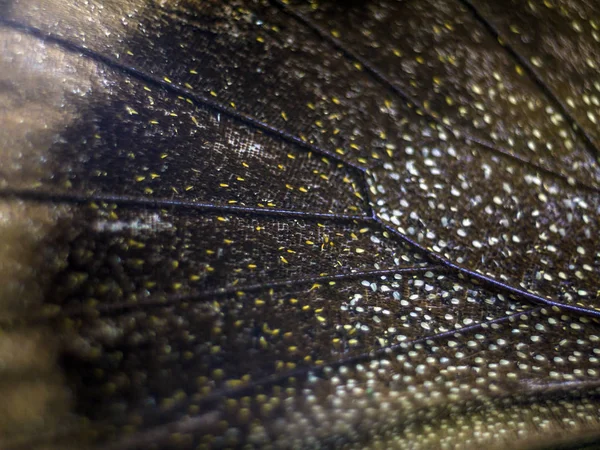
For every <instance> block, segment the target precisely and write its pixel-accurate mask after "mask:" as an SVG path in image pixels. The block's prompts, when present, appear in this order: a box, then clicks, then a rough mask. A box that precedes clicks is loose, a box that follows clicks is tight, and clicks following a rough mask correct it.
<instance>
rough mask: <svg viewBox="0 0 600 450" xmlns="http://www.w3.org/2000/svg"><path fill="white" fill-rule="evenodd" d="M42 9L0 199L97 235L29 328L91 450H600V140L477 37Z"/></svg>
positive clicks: (353, 24)
mask: <svg viewBox="0 0 600 450" xmlns="http://www.w3.org/2000/svg"><path fill="white" fill-rule="evenodd" d="M32 3H33V2H30V1H28V0H14V1H12V2H10V3H6V5H0V8H2V9H0V11H2V12H3V14H4V16H5V17H3V18H2V22H1V23H2V28H1V29H0V39H1V44H2V48H1V49H2V54H1V56H0V58H1V59H0V66H2V67H4V66H6V68H7V70H6V71H4V74H5V75H4V76H3V75H1V74H0V81H1V82H2V84H1V85H0V88H1V89H2V91H0V93H1V94H2V95H5V96H6V97H2V99H4V98H8V99H9V102H10V105H12V106H13V107H14V108H15V111H17V113H16V115H15V117H17V118H19V117H21V116H22V117H26V118H28V120H18V119H15V120H14V122H11V126H12V127H13V128H14V129H15V130H16V131H15V133H14V135H13V136H12V137H11V138H10V139H6V143H5V145H6V146H7V148H9V150H10V149H11V148H12V150H13V151H12V152H11V151H8V152H7V154H9V156H10V159H7V161H8V164H6V165H5V166H4V167H2V168H0V187H1V192H2V195H3V197H5V198H7V199H9V200H10V201H13V202H19V201H25V202H28V203H30V204H61V205H68V206H69V208H70V210H69V214H70V215H71V216H70V219H69V223H70V225H69V226H66V227H65V228H64V230H61V239H62V240H63V241H65V242H67V243H66V244H65V252H67V254H68V257H67V258H66V260H65V261H66V262H65V263H64V265H63V266H62V268H61V270H60V271H58V272H57V273H56V275H55V281H54V283H53V285H52V287H51V289H49V291H48V293H47V295H46V297H47V299H46V305H45V306H44V308H41V309H40V311H39V314H37V315H34V317H32V318H33V319H34V320H35V321H39V320H51V321H52V323H53V324H54V323H55V324H57V329H58V330H59V334H61V336H64V338H63V340H64V343H63V356H62V359H61V361H62V366H63V369H64V371H65V374H66V377H67V380H68V384H69V387H70V389H71V390H72V392H73V395H74V399H75V412H76V413H77V414H78V415H79V416H81V417H84V418H85V419H86V421H87V422H86V425H85V426H84V427H83V428H84V429H85V432H84V435H85V436H86V437H87V439H89V440H90V443H91V444H99V445H101V446H106V447H107V448H115V449H133V448H159V449H170V448H240V447H244V446H246V447H244V448H348V449H362V448H399V449H404V448H406V449H429V448H478V447H481V446H482V445H487V446H489V447H491V448H514V446H515V444H516V445H518V446H520V447H522V448H539V447H544V446H548V447H551V446H552V445H555V444H557V443H564V444H569V443H574V444H575V445H576V444H578V443H584V442H587V441H588V440H595V439H598V438H599V437H600V423H599V419H598V417H600V406H599V405H600V398H599V397H600V391H599V389H600V383H599V382H598V376H599V375H600V326H599V325H598V322H597V319H596V317H595V316H596V315H598V313H599V312H600V304H599V303H598V301H599V300H598V292H599V291H598V286H599V285H600V252H599V250H598V245H597V242H598V234H599V233H598V232H599V231H600V230H599V228H600V224H599V220H598V218H599V215H600V201H599V196H598V186H599V184H598V183H599V180H600V171H599V169H598V162H597V154H596V151H597V149H596V148H595V147H594V142H595V140H594V139H595V138H594V134H593V132H592V131H590V128H589V127H588V125H589V123H588V125H586V124H585V123H584V121H583V119H582V118H581V117H580V116H579V115H577V114H574V113H573V111H572V110H571V109H570V108H569V107H565V106H564V105H563V100H564V99H563V91H562V90H561V89H562V88H560V89H559V88H556V87H555V86H553V85H552V83H548V84H550V88H546V87H544V86H545V84H544V83H546V80H543V79H542V81H540V78H543V77H540V76H539V74H538V72H536V71H535V70H532V69H531V68H530V67H529V66H524V65H523V62H522V61H521V60H520V59H518V58H517V56H518V55H520V54H526V53H521V49H520V48H516V52H518V53H515V52H512V53H511V52H510V51H508V50H507V49H506V48H504V47H503V46H502V45H500V44H499V43H498V42H497V40H496V37H497V36H495V35H494V34H493V30H490V27H489V24H488V23H487V22H485V21H484V20H483V19H482V17H481V16H480V15H479V13H478V10H475V9H473V7H471V6H470V5H463V4H462V3H460V2H456V1H454V2H453V1H444V2H429V3H423V2H415V1H407V2H391V1H378V2H375V1H374V2H368V3H365V4H355V3H354V2H352V3H349V4H347V5H346V4H342V3H327V2H326V3H324V4H317V3H316V2H310V3H307V4H304V3H302V4H300V3H298V4H296V3H295V2H282V3H279V2H268V1H258V0H257V1H247V2H243V1H228V2H209V1H206V2H197V1H192V0H187V1H183V0H182V1H174V2H166V1H144V2H142V1H139V2H138V1H133V2H117V1H104V2H100V1H96V0H94V1H90V2H86V3H78V2H74V3H66V4H63V3H62V2H60V3H58V2H54V1H53V0H47V1H44V2H42V3H41V5H37V6H34V5H32ZM477 3H480V2H477ZM483 14H484V15H485V12H484V13H483ZM493 14H495V13H493ZM591 26H592V28H593V24H592V25H591ZM591 36H592V37H593V34H592V35H591ZM515 55H516V56H515ZM557 58H558V57H557ZM574 58H575V59H576V60H577V61H579V59H577V58H579V57H578V56H577V57H574ZM577 61H575V62H573V64H576V63H577ZM586 67H588V68H592V69H593V68H594V66H593V65H590V64H587V66H586ZM586 70H588V69H586ZM586 86H588V85H586ZM591 86H593V84H592V85H591ZM588 88H589V86H588V87H586V89H588ZM589 89H591V88H589ZM586 95H587V94H586ZM589 95H591V94H589ZM593 98H595V97H593V96H590V97H589V99H590V102H591V103H593V102H594V100H593ZM584 101H585V100H584ZM565 102H566V104H567V105H570V104H569V102H568V101H566V100H565ZM7 104H8V103H7ZM18 105H28V106H29V108H21V109H19V108H18V107H17V106H18ZM589 111H590V112H591V113H592V117H595V116H594V115H593V114H594V111H593V110H592V109H590V110H589ZM591 120H592V118H590V117H589V116H588V122H589V121H591ZM586 123H587V122H586ZM577 124H581V125H580V126H581V127H583V129H582V128H579V127H577ZM586 127H587V128H586ZM21 149H26V150H27V151H21ZM42 150H43V151H42ZM0 154H1V153H0ZM32 220H34V219H32ZM25 432H26V431H25V429H24V430H23V433H25ZM17 433H18V431H17ZM49 436H50V437H48V439H52V436H51V434H50V435H49ZM0 442H1V440H0Z"/></svg>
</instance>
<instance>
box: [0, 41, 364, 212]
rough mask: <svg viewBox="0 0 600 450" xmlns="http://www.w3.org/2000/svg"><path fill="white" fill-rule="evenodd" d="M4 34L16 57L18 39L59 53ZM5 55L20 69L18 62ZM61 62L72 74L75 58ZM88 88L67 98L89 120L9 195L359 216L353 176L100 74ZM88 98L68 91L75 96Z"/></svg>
mask: <svg viewBox="0 0 600 450" xmlns="http://www.w3.org/2000/svg"><path fill="white" fill-rule="evenodd" d="M2 33H3V36H4V38H6V42H11V40H12V41H13V42H14V47H12V49H14V50H15V51H16V49H17V47H18V45H22V43H21V40H22V39H24V40H26V41H27V42H28V43H29V45H30V46H31V47H32V48H35V49H36V51H38V52H39V54H44V53H46V54H48V53H49V52H51V51H52V52H54V51H59V48H58V47H56V46H55V45H52V44H47V46H48V47H50V48H49V49H48V48H46V44H44V43H42V42H41V41H38V40H36V39H34V38H33V37H29V36H26V35H20V36H19V39H18V42H17V40H16V36H17V35H18V34H19V33H14V32H11V31H9V30H4V31H2ZM10 51H11V47H10V46H9V47H8V48H7V52H8V53H10ZM8 56H12V57H13V58H14V59H15V60H17V62H18V60H19V58H21V59H22V58H25V56H24V55H18V54H16V53H15V54H14V55H7V57H8ZM61 57H62V58H63V59H64V60H65V61H64V62H65V64H69V65H72V66H74V67H77V62H76V60H77V59H78V56H77V55H76V54H72V53H69V52H64V53H62V54H61ZM92 79H93V88H92V91H91V92H88V94H86V95H79V96H78V95H70V96H69V95H66V97H67V102H68V103H69V104H70V105H71V106H72V107H74V108H76V110H77V111H86V114H84V115H82V117H81V119H79V120H77V122H76V123H74V124H72V126H71V127H70V129H67V130H64V131H63V130H61V132H60V139H56V143H55V144H54V145H52V146H51V148H50V149H49V156H47V157H46V160H47V162H46V163H45V165H44V166H42V167H40V168H39V169H38V170H37V171H36V172H34V173H33V174H32V173H30V172H22V174H21V176H20V177H15V176H14V173H11V174H10V176H11V177H13V180H11V182H10V184H9V187H10V188H11V189H12V190H17V189H24V190H25V189H27V190H37V191H39V192H43V193H48V192H51V193H56V194H76V195H80V196H82V197H86V196H93V195H102V194H112V195H117V196H119V195H128V196H131V195H137V196H139V197H140V198H146V199H158V200H161V199H165V200H169V199H176V200H181V201H184V202H185V201H187V202H194V201H197V202H202V203H207V204H211V203H212V204H214V205H220V206H222V207H224V208H226V206H227V205H230V206H242V207H243V206H249V207H255V208H273V209H288V210H295V209H297V210H300V211H307V212H311V211H312V212H316V213H325V214H327V213H337V214H351V215H360V214H365V211H364V210H365V204H364V200H363V194H362V192H361V189H362V183H363V179H362V177H361V176H360V175H361V174H360V172H359V171H358V170H355V169H353V168H351V167H350V168H349V167H346V166H345V165H343V164H341V163H339V162H336V161H330V160H328V159H327V158H325V157H323V156H321V155H318V154H314V153H312V152H307V151H305V150H304V149H302V148H299V147H298V145H295V144H292V143H288V142H285V141H284V140H281V139H277V138H274V137H272V136H268V135H266V134H264V133H261V132H260V131H259V130H256V129H253V128H251V127H248V126H247V125H244V124H243V123H241V122H240V121H238V120H236V119H233V118H231V117H229V116H227V115H225V114H221V113H219V112H215V111H212V110H210V109H209V108H206V107H203V106H197V105H194V104H190V101H189V99H185V98H181V97H176V96H175V95H173V94H171V93H168V92H165V91H164V90H163V89H161V88H160V87H156V86H153V87H152V89H150V88H148V86H146V85H145V84H144V83H141V82H140V81H138V80H135V79H131V78H126V77H123V74H122V73H120V72H116V71H113V70H112V69H109V68H107V67H105V66H103V65H98V66H97V68H96V72H95V73H94V74H93V75H92ZM88 84H89V83H88ZM107 86H109V87H107ZM86 87H87V86H86ZM88 89H89V88H88ZM88 89H85V88H83V87H80V86H77V85H75V86H73V87H72V90H73V92H79V91H82V92H86V91H88ZM59 108H60V107H59V106H57V109H59ZM15 172H17V173H18V169H16V170H15ZM300 180H301V181H300ZM2 181H3V180H0V182H2ZM7 183H8V181H4V184H5V186H6V185H7Z"/></svg>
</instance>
